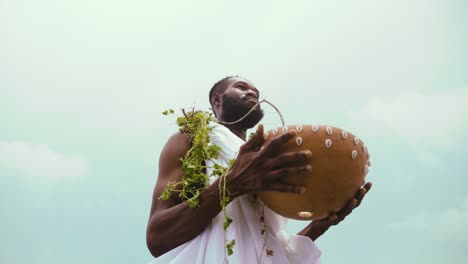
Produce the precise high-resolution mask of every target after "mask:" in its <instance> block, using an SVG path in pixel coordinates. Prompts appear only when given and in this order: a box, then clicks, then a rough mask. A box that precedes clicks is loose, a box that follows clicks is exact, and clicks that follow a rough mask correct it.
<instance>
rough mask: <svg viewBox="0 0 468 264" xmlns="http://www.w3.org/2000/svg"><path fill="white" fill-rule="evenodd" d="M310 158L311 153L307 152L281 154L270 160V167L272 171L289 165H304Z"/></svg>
mask: <svg viewBox="0 0 468 264" xmlns="http://www.w3.org/2000/svg"><path fill="white" fill-rule="evenodd" d="M311 157H312V152H310V151H309V150H304V151H298V152H289V153H283V154H281V155H279V156H278V157H275V158H274V159H272V161H271V165H272V168H273V169H277V168H282V167H285V166H288V165H291V164H295V165H306V163H308V161H309V160H310V158H311Z"/></svg>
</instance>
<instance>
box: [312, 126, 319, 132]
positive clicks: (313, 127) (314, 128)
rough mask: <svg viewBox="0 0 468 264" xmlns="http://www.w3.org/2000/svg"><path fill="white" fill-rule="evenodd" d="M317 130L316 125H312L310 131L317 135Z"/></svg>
mask: <svg viewBox="0 0 468 264" xmlns="http://www.w3.org/2000/svg"><path fill="white" fill-rule="evenodd" d="M318 129H319V127H318V125H312V131H314V133H317V131H318Z"/></svg>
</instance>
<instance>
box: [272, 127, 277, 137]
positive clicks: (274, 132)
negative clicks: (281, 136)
mask: <svg viewBox="0 0 468 264" xmlns="http://www.w3.org/2000/svg"><path fill="white" fill-rule="evenodd" d="M271 133H272V134H273V136H276V135H278V129H277V128H274V129H273V130H272V131H271Z"/></svg>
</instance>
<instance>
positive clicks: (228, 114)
mask: <svg viewBox="0 0 468 264" xmlns="http://www.w3.org/2000/svg"><path fill="white" fill-rule="evenodd" d="M253 106H254V105H252V104H248V103H247V102H245V101H242V100H235V99H233V98H231V97H228V96H226V94H224V95H223V121H225V122H234V121H237V120H239V119H241V118H242V117H243V116H244V115H245V114H247V113H248V112H249V111H250V109H252V107H253ZM262 118H263V110H262V109H261V108H260V105H258V106H257V107H256V108H255V110H253V111H252V112H251V113H250V114H249V115H248V116H246V117H245V118H244V119H243V120H242V121H240V122H239V123H236V124H234V125H235V126H239V127H240V128H243V129H249V128H252V127H254V126H255V125H256V124H257V123H258V122H260V120H262Z"/></svg>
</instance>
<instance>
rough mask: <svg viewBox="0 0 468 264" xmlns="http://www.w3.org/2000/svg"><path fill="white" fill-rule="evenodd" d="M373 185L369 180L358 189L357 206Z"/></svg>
mask: <svg viewBox="0 0 468 264" xmlns="http://www.w3.org/2000/svg"><path fill="white" fill-rule="evenodd" d="M371 187H372V183H371V182H368V183H366V184H365V185H364V186H363V187H362V188H361V189H360V190H359V191H358V193H357V194H356V197H355V198H356V199H357V205H356V207H358V206H359V205H360V204H361V202H362V199H363V198H364V196H366V194H367V193H368V192H369V190H370V189H371Z"/></svg>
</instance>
